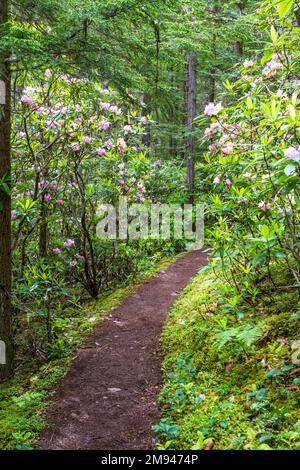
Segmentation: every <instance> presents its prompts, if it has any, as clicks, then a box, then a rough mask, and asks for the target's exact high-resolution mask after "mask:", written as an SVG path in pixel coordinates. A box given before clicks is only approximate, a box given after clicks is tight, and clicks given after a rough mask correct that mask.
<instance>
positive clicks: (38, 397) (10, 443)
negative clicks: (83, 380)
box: [0, 253, 184, 450]
mask: <svg viewBox="0 0 300 470" xmlns="http://www.w3.org/2000/svg"><path fill="white" fill-rule="evenodd" d="M183 255H184V254H183V253H181V254H180V255H178V256H177V257H175V258H174V257H172V258H165V259H164V260H162V261H160V262H159V263H158V264H156V265H155V266H153V267H152V268H150V269H148V271H147V272H146V273H144V274H143V275H140V276H139V277H138V278H137V279H136V280H135V282H134V283H132V284H131V285H129V286H125V287H120V288H118V289H116V290H114V291H113V292H110V293H106V294H105V295H103V296H102V297H101V298H100V299H99V300H96V301H91V302H89V303H88V304H86V305H85V306H83V307H82V308H78V309H77V310H67V311H65V312H64V313H63V317H62V318H63V320H64V321H65V322H66V324H68V325H69V329H68V334H67V335H68V336H67V337H66V339H65V341H64V344H63V346H64V347H63V350H60V351H59V354H58V355H59V358H56V359H54V360H52V361H50V362H45V361H39V360H36V359H35V360H33V361H32V362H30V363H29V364H28V365H27V366H26V367H25V368H23V370H22V373H20V374H19V375H18V376H16V377H15V378H14V379H12V380H9V381H7V382H5V383H2V384H1V385H0V449H4V450H5V449H6V450H8V449H30V448H32V446H34V442H35V440H36V439H37V437H38V435H39V433H40V432H41V430H42V429H43V428H44V426H45V410H46V408H47V407H48V406H49V405H50V403H51V397H53V395H54V393H55V386H56V385H57V383H58V382H59V380H60V379H61V378H62V377H63V376H64V375H65V374H66V372H67V371H68V370H69V367H70V365H71V362H72V358H73V355H74V352H75V351H76V350H77V349H78V348H79V347H80V346H81V345H82V344H84V341H85V340H86V338H87V337H88V335H89V333H90V332H91V331H92V330H93V329H94V328H95V326H96V325H98V324H99V323H101V321H102V320H103V319H104V318H105V316H106V315H107V314H108V313H109V312H110V311H111V310H112V309H113V308H115V307H117V306H118V305H119V304H120V302H121V301H122V300H123V299H124V298H125V297H127V296H128V295H129V294H130V293H131V292H133V291H134V290H135V289H136V288H137V287H138V285H139V284H140V283H141V282H143V281H145V280H146V279H148V278H150V277H152V276H153V275H155V273H157V272H159V271H161V270H163V269H165V268H166V267H167V266H168V265H169V264H170V263H171V262H172V261H174V259H177V258H178V257H180V256H183Z"/></svg>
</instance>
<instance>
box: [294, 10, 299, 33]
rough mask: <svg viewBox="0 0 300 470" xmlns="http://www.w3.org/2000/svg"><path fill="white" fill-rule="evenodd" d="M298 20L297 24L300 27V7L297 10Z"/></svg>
mask: <svg viewBox="0 0 300 470" xmlns="http://www.w3.org/2000/svg"><path fill="white" fill-rule="evenodd" d="M295 15H296V20H297V26H298V27H299V28H300V8H299V10H296V13H295Z"/></svg>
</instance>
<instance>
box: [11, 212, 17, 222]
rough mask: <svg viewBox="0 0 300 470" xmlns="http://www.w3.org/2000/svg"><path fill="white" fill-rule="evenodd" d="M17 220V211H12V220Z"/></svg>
mask: <svg viewBox="0 0 300 470" xmlns="http://www.w3.org/2000/svg"><path fill="white" fill-rule="evenodd" d="M16 218H17V214H16V212H15V211H12V213H11V220H15V219H16Z"/></svg>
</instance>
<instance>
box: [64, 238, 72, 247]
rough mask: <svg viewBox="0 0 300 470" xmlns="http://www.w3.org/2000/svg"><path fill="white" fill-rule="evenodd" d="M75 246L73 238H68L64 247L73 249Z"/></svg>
mask: <svg viewBox="0 0 300 470" xmlns="http://www.w3.org/2000/svg"><path fill="white" fill-rule="evenodd" d="M74 245H75V242H74V240H72V239H71V238H68V239H67V240H66V241H65V243H64V247H66V248H71V247H72V246H74Z"/></svg>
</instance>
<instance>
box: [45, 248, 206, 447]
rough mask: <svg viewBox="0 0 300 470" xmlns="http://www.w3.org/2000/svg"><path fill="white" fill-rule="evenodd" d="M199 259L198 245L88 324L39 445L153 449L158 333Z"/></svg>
mask: <svg viewBox="0 0 300 470" xmlns="http://www.w3.org/2000/svg"><path fill="white" fill-rule="evenodd" d="M206 262H207V255H206V254H205V253H203V252H202V251H192V252H189V253H188V254H187V255H186V256H185V257H183V258H180V259H178V260H177V261H175V262H174V263H173V264H172V265H171V266H169V268H167V269H166V270H165V271H162V272H161V273H159V274H158V275H156V276H155V277H154V278H152V279H150V280H148V281H146V282H145V283H143V284H142V285H141V286H140V287H139V288H138V289H137V290H136V292H135V293H133V294H131V295H130V296H129V297H127V298H126V299H125V300H124V302H123V304H122V305H121V306H119V307H118V308H116V309H114V310H113V311H112V312H111V314H110V315H109V316H108V317H107V318H106V319H105V320H104V322H103V323H102V324H101V325H100V326H99V327H97V328H96V329H95V331H94V332H93V333H92V335H91V336H90V337H89V339H88V341H87V344H86V347H85V348H84V349H81V350H80V351H79V352H78V353H77V355H76V356H75V358H74V361H73V364H72V367H71V369H70V371H69V372H68V374H67V375H66V376H65V378H64V379H63V381H62V383H61V385H60V386H59V389H58V391H57V394H56V397H55V401H54V404H53V406H52V407H51V409H50V410H49V411H48V414H47V421H48V426H47V428H46V429H45V431H44V432H43V433H42V435H41V437H40V440H39V442H38V448H40V449H53V450H56V449H61V450H70V449H72V450H88V449H89V450H129V449H130V450H150V449H153V447H154V446H155V436H154V434H153V432H152V429H151V428H152V425H153V424H155V423H157V422H159V420H160V414H159V409H158V405H157V403H156V398H157V395H158V393H159V391H160V388H161V385H162V375H161V362H162V354H161V351H160V335H161V331H162V328H163V324H164V322H165V320H166V317H167V315H168V313H169V311H170V309H171V306H172V304H173V302H174V300H175V299H176V297H177V296H178V294H179V292H180V291H181V290H182V289H183V288H184V287H185V286H186V285H187V283H188V281H189V280H190V278H191V277H193V276H194V275H195V274H196V273H197V272H198V270H199V269H200V267H201V266H203V265H205V264H206Z"/></svg>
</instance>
